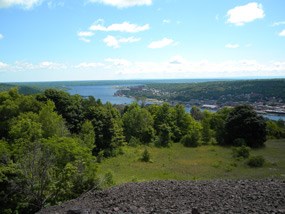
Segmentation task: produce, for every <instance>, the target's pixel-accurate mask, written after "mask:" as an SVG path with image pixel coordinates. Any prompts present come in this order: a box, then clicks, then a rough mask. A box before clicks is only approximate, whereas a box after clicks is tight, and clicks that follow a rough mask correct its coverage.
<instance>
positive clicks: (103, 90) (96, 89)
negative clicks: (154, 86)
mask: <svg viewBox="0 0 285 214" xmlns="http://www.w3.org/2000/svg"><path fill="white" fill-rule="evenodd" d="M139 84H143V82H138V84H135V83H132V84H129V85H125V84H116V85H111V84H107V85H92V86H88V85H81V86H69V87H68V88H69V90H68V92H69V93H70V94H72V95H74V94H79V95H81V96H84V97H87V96H93V97H95V99H100V100H101V101H102V103H106V102H110V103H112V104H130V103H132V102H133V101H134V99H132V98H128V97H116V96H114V93H115V92H116V91H117V88H118V87H120V86H134V85H139ZM186 111H187V112H190V108H189V107H188V108H186ZM262 116H263V117H265V118H268V119H270V120H280V119H281V120H284V121H285V115H273V114H266V115H262Z"/></svg>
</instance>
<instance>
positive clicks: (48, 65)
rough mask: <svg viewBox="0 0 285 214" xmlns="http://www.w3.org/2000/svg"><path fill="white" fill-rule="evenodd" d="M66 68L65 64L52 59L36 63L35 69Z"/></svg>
mask: <svg viewBox="0 0 285 214" xmlns="http://www.w3.org/2000/svg"><path fill="white" fill-rule="evenodd" d="M66 68H67V66H66V65H65V64H62V63H56V62H50V61H43V62H40V63H39V64H38V65H35V69H48V70H60V69H66Z"/></svg>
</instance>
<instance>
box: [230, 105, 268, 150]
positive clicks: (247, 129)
mask: <svg viewBox="0 0 285 214" xmlns="http://www.w3.org/2000/svg"><path fill="white" fill-rule="evenodd" d="M238 138H242V139H244V140H245V142H246V145H247V146H249V147H261V146H263V145H264V142H265V141H266V123H265V120H264V118H263V117H262V116H258V115H257V113H256V112H255V111H254V110H253V108H252V107H250V106H247V105H241V106H237V107H235V108H234V109H233V111H232V112H230V114H229V116H228V118H227V120H226V122H225V143H226V144H227V145H233V143H234V140H235V139H238Z"/></svg>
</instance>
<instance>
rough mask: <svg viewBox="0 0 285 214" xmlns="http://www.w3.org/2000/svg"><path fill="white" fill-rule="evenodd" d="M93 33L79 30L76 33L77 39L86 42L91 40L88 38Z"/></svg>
mask: <svg viewBox="0 0 285 214" xmlns="http://www.w3.org/2000/svg"><path fill="white" fill-rule="evenodd" d="M93 35H94V33H93V32H91V31H80V32H78V33H77V36H78V37H79V40H81V41H83V42H86V43H89V42H91V40H90V39H89V38H90V37H92V36H93ZM86 37H87V38H86Z"/></svg>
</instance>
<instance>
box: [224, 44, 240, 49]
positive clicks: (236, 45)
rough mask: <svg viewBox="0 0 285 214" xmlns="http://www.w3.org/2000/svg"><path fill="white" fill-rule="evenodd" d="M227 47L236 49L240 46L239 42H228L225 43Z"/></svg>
mask: <svg viewBox="0 0 285 214" xmlns="http://www.w3.org/2000/svg"><path fill="white" fill-rule="evenodd" d="M225 47H226V48H230V49H235V48H239V44H231V43H229V44H226V45H225Z"/></svg>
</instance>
